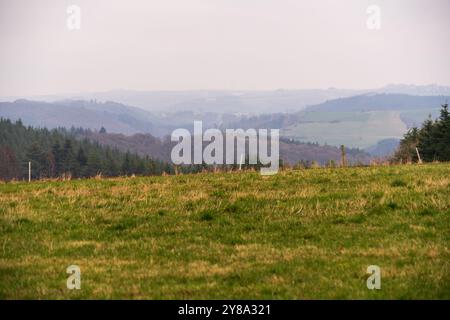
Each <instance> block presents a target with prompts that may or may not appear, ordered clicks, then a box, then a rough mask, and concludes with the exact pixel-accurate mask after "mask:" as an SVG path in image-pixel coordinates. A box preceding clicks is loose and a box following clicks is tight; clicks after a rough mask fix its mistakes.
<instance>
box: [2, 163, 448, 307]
mask: <svg viewBox="0 0 450 320" xmlns="http://www.w3.org/2000/svg"><path fill="white" fill-rule="evenodd" d="M72 264H75V265H78V266H79V267H80V268H81V289H80V290H68V289H67V288H66V279H67V277H68V274H66V268H67V267H68V266H69V265H72ZM369 265H377V266H379V267H380V268H381V289H380V290H368V289H367V287H366V279H367V277H368V274H366V269H367V267H368V266H369ZM0 298H2V299H15V298H24V299H29V298H38V299H80V298H81V299H86V298H88V299H92V298H99V299H105V298H127V299H128V298H129V299H141V298H149V299H195V298H199V299H204V298H211V299H219V298H225V299H233V298H235V299H238V298H251V299H282V298H284V299H311V298H337V299H341V298H355V299H361V298H368V299H392V298H399V299H411V298H425V299H430V298H437V299H450V164H430V165H409V166H408V165H405V166H389V167H366V168H335V169H332V168H329V169H309V170H287V171H283V172H280V173H279V174H278V175H275V176H270V177H267V176H260V175H259V173H256V172H245V173H217V174H212V173H210V174H197V175H179V176H165V177H136V178H116V179H87V180H72V181H47V182H46V181H38V182H32V183H25V182H15V183H4V184H0Z"/></svg>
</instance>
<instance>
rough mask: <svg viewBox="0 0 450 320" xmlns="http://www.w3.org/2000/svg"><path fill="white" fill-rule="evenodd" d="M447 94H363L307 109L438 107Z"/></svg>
mask: <svg viewBox="0 0 450 320" xmlns="http://www.w3.org/2000/svg"><path fill="white" fill-rule="evenodd" d="M449 99H450V95H449V96H411V95H407V94H364V95H359V96H354V97H347V98H342V99H336V100H331V101H327V102H324V103H321V104H318V105H315V106H311V107H309V108H308V109H307V110H311V111H316V112H324V111H328V112H363V111H382V110H388V111H393V110H397V111H405V110H414V109H430V110H433V109H436V108H437V109H439V107H440V105H442V104H444V103H445V101H446V100H449Z"/></svg>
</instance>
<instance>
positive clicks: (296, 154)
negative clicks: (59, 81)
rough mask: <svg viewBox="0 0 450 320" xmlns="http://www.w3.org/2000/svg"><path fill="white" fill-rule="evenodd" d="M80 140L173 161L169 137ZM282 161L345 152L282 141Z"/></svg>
mask: <svg viewBox="0 0 450 320" xmlns="http://www.w3.org/2000/svg"><path fill="white" fill-rule="evenodd" d="M77 136H78V138H79V139H84V138H87V139H89V140H90V141H95V142H98V143H99V144H101V145H104V146H110V147H113V148H116V149H118V150H121V151H131V152H135V153H137V154H139V155H141V156H145V155H151V156H152V157H153V158H155V159H159V160H162V161H166V162H170V161H171V160H170V153H171V150H172V147H173V146H174V145H175V143H174V142H171V141H170V139H169V137H164V138H156V137H154V136H152V135H150V134H135V135H132V136H125V135H123V134H110V133H99V132H93V131H90V130H81V131H79V132H78V134H77ZM280 158H281V159H282V160H283V161H284V162H285V163H288V164H290V165H294V164H296V163H298V162H300V161H306V162H312V161H317V163H319V164H321V165H325V164H327V163H328V162H329V161H330V160H334V161H335V162H336V163H339V161H340V158H341V151H340V149H339V148H337V147H333V146H320V145H318V144H312V143H299V142H295V141H289V140H286V139H282V140H281V141H280ZM347 158H348V160H349V163H350V164H357V163H368V162H369V160H370V155H369V154H368V153H366V152H364V151H361V150H357V149H347Z"/></svg>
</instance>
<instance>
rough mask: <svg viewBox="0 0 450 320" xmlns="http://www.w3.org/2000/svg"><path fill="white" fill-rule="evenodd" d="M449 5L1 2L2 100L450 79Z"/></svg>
mask: <svg viewBox="0 0 450 320" xmlns="http://www.w3.org/2000/svg"><path fill="white" fill-rule="evenodd" d="M71 4H75V5H78V6H79V7H80V8H81V29H80V30H72V31H71V30H69V29H68V28H67V26H66V20H67V17H68V14H67V13H66V8H67V6H68V5H71ZM373 4H374V5H378V6H379V7H380V9H381V28H380V29H379V30H370V29H368V28H367V25H366V21H367V19H368V17H369V15H368V14H367V13H366V9H367V7H368V6H369V5H373ZM449 13H450V1H449V0H432V1H430V0H383V1H381V0H372V1H367V0H342V1H336V0H309V1H306V0H303V1H302V0H142V1H138V0H128V1H125V0H122V1H117V0H70V1H68V0H26V1H25V0H0V96H21V95H23V96H25V95H38V94H59V93H70V92H87V91H103V90H110V89H136V90H191V89H238V90H253V89H264V90H265V89H269V90H271V89H277V88H285V89H302V88H327V87H340V88H355V89H357V88H375V87H380V86H383V85H385V84H388V83H414V84H429V83H439V84H443V85H450V41H449V40H450V31H449V30H450V17H449Z"/></svg>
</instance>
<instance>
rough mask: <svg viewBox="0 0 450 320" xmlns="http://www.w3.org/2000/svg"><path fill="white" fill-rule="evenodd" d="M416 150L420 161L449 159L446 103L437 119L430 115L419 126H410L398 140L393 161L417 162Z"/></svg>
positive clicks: (448, 123)
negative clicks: (398, 143)
mask: <svg viewBox="0 0 450 320" xmlns="http://www.w3.org/2000/svg"><path fill="white" fill-rule="evenodd" d="M416 148H417V150H418V151H419V154H420V157H421V158H422V161H425V162H431V161H450V116H449V111H448V104H444V105H442V109H441V113H440V116H439V118H438V119H436V120H432V119H431V116H430V118H428V119H427V120H426V121H425V122H424V123H423V124H422V127H421V128H412V129H410V130H409V131H408V132H407V133H406V134H405V136H404V138H403V139H402V140H401V141H400V145H399V148H398V150H397V152H396V153H395V155H394V159H393V160H394V161H397V162H399V161H401V162H417V161H418V160H419V159H418V156H417V151H416Z"/></svg>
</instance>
